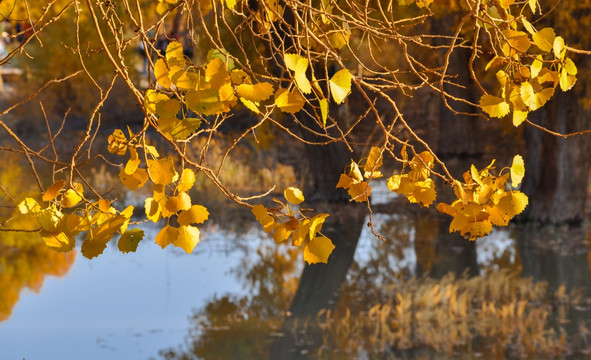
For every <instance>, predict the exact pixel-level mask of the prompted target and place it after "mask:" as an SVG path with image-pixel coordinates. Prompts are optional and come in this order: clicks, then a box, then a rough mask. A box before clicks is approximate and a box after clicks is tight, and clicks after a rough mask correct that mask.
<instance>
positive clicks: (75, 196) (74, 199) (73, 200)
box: [62, 183, 84, 208]
mask: <svg viewBox="0 0 591 360" xmlns="http://www.w3.org/2000/svg"><path fill="white" fill-rule="evenodd" d="M72 185H73V186H74V188H73V189H68V190H66V192H65V193H64V196H63V198H62V205H63V206H64V207H67V208H69V207H72V206H75V205H76V204H78V203H79V202H80V201H81V200H82V196H81V195H82V194H83V192H84V187H83V186H82V184H79V183H73V184H72Z"/></svg>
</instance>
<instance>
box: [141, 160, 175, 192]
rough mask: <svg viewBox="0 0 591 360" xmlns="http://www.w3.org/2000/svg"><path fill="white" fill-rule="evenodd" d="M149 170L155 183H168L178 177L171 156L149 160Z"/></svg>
mask: <svg viewBox="0 0 591 360" xmlns="http://www.w3.org/2000/svg"><path fill="white" fill-rule="evenodd" d="M148 172H149V173H150V178H151V179H152V181H153V182H154V184H160V185H168V184H170V183H171V182H172V181H173V180H174V179H175V178H177V177H178V174H177V172H176V170H175V169H174V159H173V158H171V157H165V158H161V159H158V160H148Z"/></svg>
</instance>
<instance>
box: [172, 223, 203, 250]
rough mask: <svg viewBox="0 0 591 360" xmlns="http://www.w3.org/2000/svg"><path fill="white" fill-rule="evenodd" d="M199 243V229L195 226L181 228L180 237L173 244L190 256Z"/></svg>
mask: <svg viewBox="0 0 591 360" xmlns="http://www.w3.org/2000/svg"><path fill="white" fill-rule="evenodd" d="M198 242H199V229H197V228H196V227H195V226H181V227H180V230H179V236H178V237H177V239H176V240H175V241H174V243H173V244H174V246H176V247H180V248H181V249H183V250H185V251H186V252H187V254H190V253H191V252H192V251H193V249H194V248H195V245H197V243H198Z"/></svg>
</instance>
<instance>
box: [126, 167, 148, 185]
mask: <svg viewBox="0 0 591 360" xmlns="http://www.w3.org/2000/svg"><path fill="white" fill-rule="evenodd" d="M119 180H121V182H122V183H123V184H124V185H125V186H127V187H128V188H129V189H130V190H135V189H137V188H140V187H142V186H144V184H145V183H146V182H147V181H148V172H147V171H146V169H137V170H136V171H135V172H134V173H133V174H126V173H125V170H124V169H121V171H120V172H119Z"/></svg>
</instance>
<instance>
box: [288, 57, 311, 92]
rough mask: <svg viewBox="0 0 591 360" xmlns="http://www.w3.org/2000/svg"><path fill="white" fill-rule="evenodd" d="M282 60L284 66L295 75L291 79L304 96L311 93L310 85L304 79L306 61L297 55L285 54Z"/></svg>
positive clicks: (305, 78)
mask: <svg viewBox="0 0 591 360" xmlns="http://www.w3.org/2000/svg"><path fill="white" fill-rule="evenodd" d="M283 59H284V60H285V66H287V68H288V69H289V70H291V71H293V72H294V73H295V74H294V76H293V78H294V80H295V82H296V85H297V86H298V88H299V89H300V91H301V92H303V93H304V94H309V93H310V92H312V85H311V84H310V81H309V80H308V78H307V77H306V70H307V69H308V59H306V58H304V57H302V56H300V55H297V54H285V56H284V57H283Z"/></svg>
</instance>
